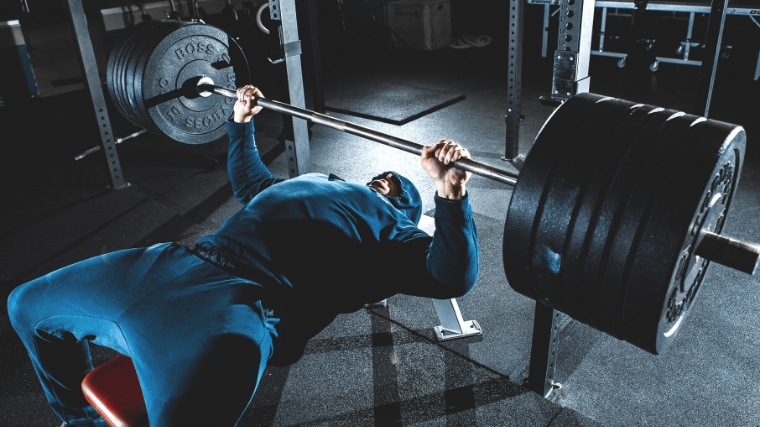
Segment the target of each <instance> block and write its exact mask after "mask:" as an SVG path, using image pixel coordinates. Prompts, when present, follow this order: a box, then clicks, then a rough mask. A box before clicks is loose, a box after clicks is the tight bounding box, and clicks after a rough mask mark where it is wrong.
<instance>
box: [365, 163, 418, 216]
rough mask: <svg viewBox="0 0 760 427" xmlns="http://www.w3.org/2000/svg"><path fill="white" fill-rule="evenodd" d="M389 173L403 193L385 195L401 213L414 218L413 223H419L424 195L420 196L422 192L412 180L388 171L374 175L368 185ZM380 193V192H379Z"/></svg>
mask: <svg viewBox="0 0 760 427" xmlns="http://www.w3.org/2000/svg"><path fill="white" fill-rule="evenodd" d="M389 173H390V174H393V178H394V179H395V180H396V181H397V182H396V184H398V186H399V188H400V189H401V194H400V195H399V196H397V197H390V196H385V195H384V197H385V198H386V199H387V200H388V201H389V202H390V203H391V204H392V205H393V206H394V207H395V208H396V209H398V210H399V211H401V213H403V214H404V215H406V217H407V218H409V219H410V220H412V222H413V223H415V224H417V223H419V222H420V218H421V217H422V196H420V192H419V191H418V190H417V187H415V186H414V183H412V181H409V180H408V179H407V178H406V177H404V176H403V175H401V174H399V173H396V172H393V171H386V172H383V173H381V174H378V175H377V176H375V177H373V178H372V179H371V180H370V182H368V183H367V185H369V184H370V183H371V182H372V181H374V180H376V179H382V178H385V177H386V176H388V174H389ZM378 194H380V193H379V192H378Z"/></svg>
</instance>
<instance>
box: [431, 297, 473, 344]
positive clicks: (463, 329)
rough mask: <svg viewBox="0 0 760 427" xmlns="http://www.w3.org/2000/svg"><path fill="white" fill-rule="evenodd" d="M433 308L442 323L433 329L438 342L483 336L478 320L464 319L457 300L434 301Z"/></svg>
mask: <svg viewBox="0 0 760 427" xmlns="http://www.w3.org/2000/svg"><path fill="white" fill-rule="evenodd" d="M433 306H434V307H435V311H436V313H438V319H439V320H440V321H441V325H440V326H436V327H435V328H433V329H434V330H435V337H436V338H437V339H438V341H445V340H451V339H455V338H464V337H470V336H473V335H482V334H483V330H482V329H480V324H478V321H477V320H467V321H464V320H463V319H462V313H461V312H460V311H459V304H457V300H456V299H455V298H451V299H433Z"/></svg>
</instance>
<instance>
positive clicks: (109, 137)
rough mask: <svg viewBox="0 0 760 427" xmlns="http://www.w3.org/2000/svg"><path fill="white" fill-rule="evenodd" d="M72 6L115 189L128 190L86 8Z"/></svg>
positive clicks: (74, 0) (76, 2)
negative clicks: (91, 37) (125, 188)
mask: <svg viewBox="0 0 760 427" xmlns="http://www.w3.org/2000/svg"><path fill="white" fill-rule="evenodd" d="M68 3H69V11H70V13H71V19H72V21H73V23H74V34H75V36H76V39H77V44H78V46H79V55H80V57H79V58H80V60H81V61H82V69H83V70H84V75H85V81H86V83H87V84H86V86H85V87H86V88H87V90H88V91H89V93H90V98H91V99H92V104H93V108H94V110H95V111H94V113H95V119H96V120H97V123H98V128H99V129H100V139H101V142H102V144H103V151H104V152H105V157H106V162H107V165H106V166H107V167H108V173H109V176H110V178H111V188H113V189H121V188H124V187H128V186H129V183H127V182H125V181H124V176H123V174H122V172H121V163H120V162H119V154H118V153H117V151H116V143H115V142H114V137H113V130H112V129H111V120H110V118H109V117H108V108H107V107H106V100H105V97H104V96H103V83H102V82H101V81H100V74H99V73H98V66H97V62H96V59H95V51H94V50H93V47H92V40H91V39H90V32H89V29H88V25H87V16H86V15H85V13H84V6H82V1H81V0H69V1H68Z"/></svg>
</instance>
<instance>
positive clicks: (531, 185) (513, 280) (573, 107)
mask: <svg viewBox="0 0 760 427" xmlns="http://www.w3.org/2000/svg"><path fill="white" fill-rule="evenodd" d="M602 98H604V97H602V96H599V95H594V94H588V93H583V94H579V95H576V96H574V97H572V98H570V99H569V100H567V101H565V102H564V103H563V104H562V105H560V106H559V107H557V109H555V110H554V111H553V112H552V115H551V116H549V118H548V119H547V120H546V122H545V123H544V125H543V127H542V128H541V130H540V131H539V132H538V135H537V136H536V139H535V141H534V143H533V146H532V147H531V149H530V151H529V152H528V154H527V156H526V158H525V163H524V165H523V167H522V168H521V170H520V179H518V181H517V185H515V188H514V190H513V192H512V198H511V200H510V202H509V210H508V211H507V217H506V220H505V223H504V239H503V244H502V256H503V260H504V272H505V274H506V277H507V282H508V283H509V285H510V286H511V287H512V289H514V290H515V291H516V292H519V293H521V294H523V295H525V296H527V297H529V298H532V299H535V300H537V301H541V302H543V303H545V304H548V303H549V301H547V300H546V299H545V298H544V296H543V295H542V293H541V292H540V291H539V290H536V289H534V288H533V287H532V284H531V281H530V275H529V273H530V272H529V267H530V260H531V259H532V258H533V255H532V254H533V248H531V247H530V242H531V241H532V240H533V239H532V235H533V234H534V232H535V230H534V222H535V218H536V215H537V212H538V210H539V208H540V206H541V205H542V202H543V201H542V194H543V191H544V186H545V184H546V180H547V179H548V177H549V174H550V173H551V171H552V169H553V168H554V166H555V165H556V164H557V162H559V161H561V160H562V159H561V150H559V149H558V147H561V146H562V143H563V142H564V141H565V140H566V139H567V138H569V137H570V136H572V135H573V134H574V132H576V131H577V129H578V128H579V127H580V126H581V123H582V120H583V119H584V118H585V117H586V116H587V114H588V113H589V111H591V109H592V108H593V106H594V105H595V104H596V102H597V101H599V100H600V99H602Z"/></svg>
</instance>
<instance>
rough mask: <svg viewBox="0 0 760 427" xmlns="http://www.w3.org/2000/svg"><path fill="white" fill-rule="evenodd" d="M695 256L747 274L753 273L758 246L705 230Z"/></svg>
mask: <svg viewBox="0 0 760 427" xmlns="http://www.w3.org/2000/svg"><path fill="white" fill-rule="evenodd" d="M695 254H696V255H697V256H700V257H702V258H705V259H707V260H709V261H713V262H717V263H718V264H721V265H725V266H726V267H729V268H733V269H734V270H739V271H741V272H744V273H747V274H755V270H756V269H757V264H758V261H760V246H758V245H754V244H751V243H746V242H742V241H739V240H735V239H732V238H729V237H725V236H721V235H719V234H715V233H712V232H709V231H705V234H704V237H703V238H702V241H701V242H700V244H699V246H697V250H696V252H695Z"/></svg>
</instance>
